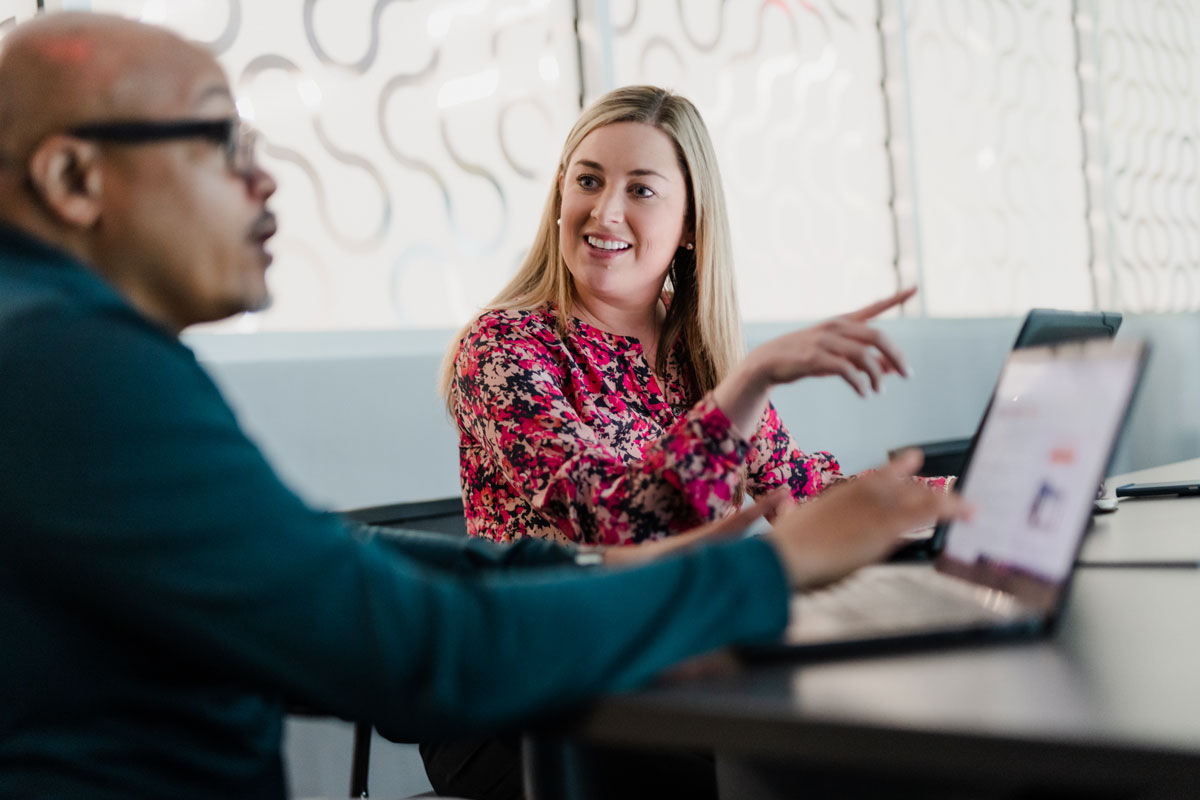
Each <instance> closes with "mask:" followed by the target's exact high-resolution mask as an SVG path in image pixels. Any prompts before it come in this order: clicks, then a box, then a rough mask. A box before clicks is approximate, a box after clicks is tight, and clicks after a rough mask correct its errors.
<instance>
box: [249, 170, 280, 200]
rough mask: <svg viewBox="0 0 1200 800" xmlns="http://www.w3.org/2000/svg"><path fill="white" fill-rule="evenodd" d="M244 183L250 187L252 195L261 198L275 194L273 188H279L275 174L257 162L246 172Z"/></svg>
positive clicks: (264, 198)
mask: <svg viewBox="0 0 1200 800" xmlns="http://www.w3.org/2000/svg"><path fill="white" fill-rule="evenodd" d="M246 185H247V186H249V187H250V193H251V194H252V195H254V196H255V197H258V198H261V199H263V200H266V199H267V198H268V197H270V196H271V195H273V194H275V190H276V189H278V188H279V184H277V183H276V182H275V176H274V175H272V174H271V173H269V172H267V171H266V170H265V169H263V168H262V167H260V166H258V165H257V164H255V165H254V166H253V167H251V168H250V171H249V172H247V173H246Z"/></svg>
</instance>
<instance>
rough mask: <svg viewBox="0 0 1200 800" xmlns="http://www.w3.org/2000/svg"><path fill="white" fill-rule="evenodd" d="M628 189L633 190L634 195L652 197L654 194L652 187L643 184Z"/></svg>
mask: <svg viewBox="0 0 1200 800" xmlns="http://www.w3.org/2000/svg"><path fill="white" fill-rule="evenodd" d="M630 191H631V192H633V195H634V197H653V196H654V190H653V189H651V188H650V187H649V186H643V185H641V184H638V185H637V186H634V187H633V188H631V189H630Z"/></svg>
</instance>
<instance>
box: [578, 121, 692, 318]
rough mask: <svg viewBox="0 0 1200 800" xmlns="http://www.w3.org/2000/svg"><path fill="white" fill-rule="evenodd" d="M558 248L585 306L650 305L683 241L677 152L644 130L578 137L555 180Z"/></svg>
mask: <svg viewBox="0 0 1200 800" xmlns="http://www.w3.org/2000/svg"><path fill="white" fill-rule="evenodd" d="M559 188H560V191H561V193H562V208H561V209H560V213H561V220H562V223H561V227H560V228H559V248H560V249H561V252H562V256H563V260H564V261H565V262H566V264H567V269H569V270H570V272H571V275H572V277H574V279H575V286H576V290H577V291H578V292H579V293H580V295H581V296H582V297H583V299H584V300H587V299H589V298H596V299H598V300H601V301H603V302H606V303H609V304H611V305H619V306H625V307H628V306H631V305H638V304H649V305H653V304H654V303H656V302H657V300H658V295H659V292H661V291H662V285H663V281H664V280H665V279H666V274H667V269H668V268H669V267H670V265H671V260H672V259H673V258H674V257H675V251H676V249H678V248H679V247H680V246H682V245H683V244H684V243H685V242H686V241H688V240H687V238H686V237H685V234H686V231H685V230H684V220H685V217H686V215H687V187H686V186H685V185H684V179H683V172H682V171H681V170H680V168H679V162H678V160H677V159H676V156H675V145H674V143H673V142H672V140H671V137H670V136H668V135H667V134H666V133H664V132H663V131H661V130H659V129H658V128H655V127H654V126H652V125H647V124H645V123H642V122H617V123H614V124H612V125H606V126H604V127H603V128H597V129H596V130H594V131H592V132H591V133H589V134H588V135H587V136H586V137H584V139H583V141H582V142H580V143H579V146H578V147H577V148H575V152H574V153H572V154H571V159H570V161H569V162H568V163H567V168H566V171H565V172H564V174H563V176H562V178H561V184H560V187H559Z"/></svg>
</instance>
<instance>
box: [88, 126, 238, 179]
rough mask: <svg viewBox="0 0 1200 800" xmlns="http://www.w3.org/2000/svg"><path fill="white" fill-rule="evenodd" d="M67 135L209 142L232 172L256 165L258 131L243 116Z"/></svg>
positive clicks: (95, 128)
mask: <svg viewBox="0 0 1200 800" xmlns="http://www.w3.org/2000/svg"><path fill="white" fill-rule="evenodd" d="M67 133H69V134H71V135H72V136H78V137H79V138H80V139H91V140H94V141H97V142H111V143H113V144H135V145H136V144H150V143H153V142H167V141H171V140H173V139H206V140H208V141H210V142H212V143H213V144H215V145H217V146H219V147H220V148H221V149H222V150H223V151H224V153H225V161H226V163H228V165H229V169H231V170H232V171H233V172H235V173H237V174H238V175H249V174H250V173H251V172H253V170H254V167H255V165H256V163H257V162H256V160H255V156H254V147H255V144H257V142H258V132H257V131H255V130H254V128H253V127H252V126H251V125H250V124H249V123H247V122H245V121H244V120H242V119H241V118H240V117H226V118H225V119H182V120H164V121H157V120H119V121H114V122H95V123H90V124H87V125H77V126H76V127H74V128H71V129H70V130H68V131H67Z"/></svg>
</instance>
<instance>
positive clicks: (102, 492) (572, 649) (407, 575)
mask: <svg viewBox="0 0 1200 800" xmlns="http://www.w3.org/2000/svg"><path fill="white" fill-rule="evenodd" d="M23 332H24V333H23V336H22V337H21V341H20V342H17V343H15V346H14V347H12V348H10V350H9V352H8V353H0V364H2V365H3V367H4V370H5V377H6V380H8V381H11V383H10V384H9V385H10V386H17V387H20V391H19V392H5V393H4V398H3V400H2V401H0V411H3V413H4V414H5V415H6V418H7V419H10V420H21V424H20V425H7V426H5V427H4V430H3V432H0V444H2V447H0V452H3V454H4V456H5V459H10V458H11V459H12V460H11V461H9V462H8V463H9V464H21V469H19V470H18V469H13V470H11V471H9V470H6V476H5V482H4V486H3V488H2V489H0V501H2V504H3V508H4V512H3V513H4V519H5V520H6V525H5V528H6V530H5V535H4V537H3V542H2V544H0V561H2V562H3V564H4V570H5V574H7V575H20V576H21V585H22V586H29V587H39V588H37V589H35V591H38V592H42V591H43V587H44V589H45V590H49V589H50V587H53V592H52V594H53V597H54V602H55V604H56V608H58V609H75V612H72V613H78V614H83V615H87V616H88V618H89V619H90V620H91V623H90V624H91V626H92V628H93V629H94V630H95V631H96V635H97V636H102V637H104V638H106V639H108V640H110V641H121V642H128V647H129V648H130V652H150V653H153V654H154V658H155V660H156V661H155V663H157V664H161V665H163V666H162V669H163V670H165V671H166V673H168V674H169V673H180V672H184V673H186V674H189V675H200V676H206V678H207V679H209V680H211V681H212V682H213V683H214V684H219V685H222V686H227V685H237V686H241V687H248V689H251V690H253V691H255V692H260V693H262V694H264V695H272V696H276V695H277V696H279V697H280V698H282V699H286V700H289V701H292V702H298V703H303V704H304V705H306V706H308V707H311V708H313V709H315V710H320V711H324V712H326V713H332V714H337V715H341V716H344V717H348V718H358V719H364V720H370V721H373V722H374V723H376V724H377V726H378V727H379V728H380V730H381V731H383V732H384V733H385V734H386V735H388V736H390V737H392V738H397V739H415V738H418V737H424V736H432V735H444V734H453V733H460V732H464V731H480V730H484V729H489V728H496V727H499V726H505V725H510V724H514V723H517V722H519V721H528V720H530V719H531V718H534V717H537V716H539V715H544V714H549V713H552V712H556V711H561V710H562V709H564V708H566V707H570V706H572V705H575V704H577V703H581V702H584V701H586V700H588V699H590V698H593V697H595V696H597V695H598V694H600V693H604V692H612V691H619V690H623V689H628V688H630V687H633V686H636V685H638V684H640V683H642V682H644V681H646V680H647V679H648V678H650V677H651V676H652V675H654V674H655V673H656V672H658V671H659V670H661V669H663V668H664V667H665V666H667V665H669V664H672V663H673V662H676V661H678V660H680V659H682V658H685V657H688V656H691V655H693V654H697V653H701V652H704V651H708V650H711V649H714V648H718V647H721V646H724V645H728V644H731V643H735V642H739V641H747V640H753V639H758V638H761V637H767V636H773V635H777V634H778V633H779V631H781V630H782V627H783V626H784V624H785V621H786V615H787V589H786V585H785V580H784V576H783V573H782V570H781V568H780V566H779V563H778V561H777V559H776V557H775V555H774V553H773V551H772V550H771V548H770V547H769V546H768V545H767V544H765V543H763V542H761V541H742V542H737V543H733V544H728V545H723V546H719V547H714V548H711V549H707V550H704V551H701V552H696V553H693V554H690V555H687V556H684V557H680V558H677V559H673V560H668V561H664V562H661V563H656V564H652V565H649V566H646V567H643V568H639V569H631V570H624V571H613V570H603V569H598V570H580V569H576V568H572V567H554V566H543V567H541V568H529V569H512V570H508V569H492V568H488V569H476V568H472V567H471V566H470V562H471V561H472V560H473V559H474V560H477V561H482V562H485V563H489V564H491V565H492V566H504V565H505V563H506V560H505V558H504V557H503V556H502V555H500V553H501V551H500V550H499V549H496V550H493V549H492V548H491V547H488V546H484V545H482V544H481V545H470V546H468V547H467V551H469V552H474V553H477V556H470V557H465V560H464V557H459V556H452V557H450V558H449V559H446V558H445V554H444V553H439V552H437V551H436V548H435V550H434V551H431V550H428V549H426V550H422V545H420V544H419V543H418V542H417V541H416V539H414V538H412V537H408V536H406V535H404V534H400V535H398V536H396V537H392V538H389V536H387V535H380V534H379V533H378V532H371V531H365V530H364V529H363V528H361V527H357V526H351V525H347V524H345V523H343V522H342V521H341V520H339V519H338V518H336V517H335V516H333V515H330V514H326V513H319V512H316V511H313V510H311V509H309V508H308V507H307V506H306V505H305V504H304V503H303V502H301V501H300V500H299V499H298V498H297V497H296V496H295V495H294V494H293V493H292V492H291V491H289V490H288V489H287V488H286V487H285V486H284V485H283V484H282V483H281V482H280V480H279V479H278V478H277V477H276V475H275V473H274V472H273V471H272V470H271V468H270V467H269V466H268V464H267V463H266V462H265V460H264V459H263V457H262V455H261V453H260V452H259V451H258V449H257V448H256V447H255V446H254V445H253V444H252V443H251V442H250V441H249V440H248V439H247V438H246V436H245V435H244V434H243V433H242V431H241V430H240V429H239V427H238V425H237V423H236V421H235V419H234V418H233V415H232V412H231V411H230V409H229V408H228V406H227V405H226V404H225V402H224V400H223V399H222V398H221V397H220V394H219V393H218V392H217V390H216V388H215V386H214V385H213V384H212V382H211V381H210V380H209V379H208V377H207V376H206V375H205V374H204V373H203V371H202V370H201V369H200V368H199V366H198V365H197V364H196V363H195V361H194V359H193V358H192V357H191V354H190V353H189V352H188V351H187V350H186V349H185V348H183V347H182V346H181V345H179V344H178V343H177V342H175V341H174V340H171V339H169V338H167V337H165V336H152V335H147V333H146V332H145V331H144V330H139V329H138V326H136V325H132V324H128V323H126V322H125V321H117V322H115V323H114V322H113V321H111V320H108V321H106V320H102V319H97V318H95V317H94V316H91V317H88V316H84V317H82V318H67V319H63V318H49V319H41V320H39V319H30V320H26V321H25V323H24V326H23ZM418 457H419V456H418V455H417V454H414V458H418ZM416 538H420V537H416ZM405 539H409V541H408V542H405V541H404V540H405ZM406 550H408V551H409V552H408V553H407V554H406V552H405V551H406ZM510 552H514V551H510ZM561 552H562V551H560V550H558V549H551V548H546V549H545V552H543V553H542V556H545V558H543V557H541V556H531V558H532V560H534V561H541V562H545V561H547V560H548V561H551V562H552V561H554V560H555V559H557V558H558V557H559V556H560V555H561ZM556 553H557V554H558V555H555V554H556ZM478 554H481V555H478ZM522 558H524V556H520V557H518V558H517V559H516V560H517V561H520V560H521V559H522ZM56 613H66V612H65V611H57V612H56ZM234 708H236V706H235V707H234ZM230 713H234V712H233V711H231V712H230Z"/></svg>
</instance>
